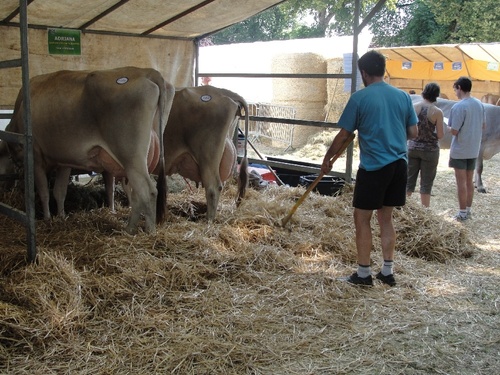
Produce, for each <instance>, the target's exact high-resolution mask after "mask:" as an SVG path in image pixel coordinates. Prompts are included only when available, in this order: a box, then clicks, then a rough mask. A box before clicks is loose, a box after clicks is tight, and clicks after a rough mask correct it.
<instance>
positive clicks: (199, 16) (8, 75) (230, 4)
mask: <svg viewBox="0 0 500 375" xmlns="http://www.w3.org/2000/svg"><path fill="white" fill-rule="evenodd" d="M280 2H281V1H277V0H252V1H248V0H205V1H195V0H183V1H164V0H85V1H69V0H65V1H61V0H32V1H28V3H29V4H28V7H27V10H28V13H27V18H28V26H29V29H28V43H29V73H30V76H31V77H33V76H36V75H39V74H45V73H50V72H54V71H57V70H63V69H70V70H96V69H108V68H115V67H118V66H129V65H133V66H139V67H150V68H155V69H157V70H158V71H160V73H162V75H163V76H164V77H165V79H166V80H167V81H169V82H171V83H172V84H174V85H175V86H193V85H194V77H193V73H194V68H195V67H194V64H195V61H196V60H195V59H196V46H195V43H194V40H195V39H197V38H202V37H204V36H206V35H207V34H210V33H213V32H216V31H218V30H219V29H222V28H225V27H227V26H230V25H232V24H234V23H237V22H240V21H242V20H244V19H247V18H249V17H251V16H253V15H255V14H257V13H259V12H261V11H263V10H265V9H267V8H269V7H272V6H274V5H276V4H278V3H280ZM18 8H19V0H1V1H0V36H1V38H0V61H7V60H15V59H19V58H20V55H21V52H20V32H19V11H18ZM50 28H62V29H71V30H80V31H81V37H80V38H81V40H80V43H81V54H80V55H57V54H50V53H49V52H48V30H49V29H50ZM21 83H22V79H21V68H9V69H2V74H1V75H0V88H1V90H0V109H12V108H13V106H14V102H15V99H16V96H17V93H18V92H19V89H20V88H21Z"/></svg>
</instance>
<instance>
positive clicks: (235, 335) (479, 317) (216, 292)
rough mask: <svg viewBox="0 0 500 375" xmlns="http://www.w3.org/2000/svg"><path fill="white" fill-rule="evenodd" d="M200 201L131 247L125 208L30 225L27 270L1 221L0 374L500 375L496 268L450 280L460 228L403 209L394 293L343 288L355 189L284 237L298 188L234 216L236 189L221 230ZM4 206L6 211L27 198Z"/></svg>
mask: <svg viewBox="0 0 500 375" xmlns="http://www.w3.org/2000/svg"><path fill="white" fill-rule="evenodd" d="M193 189H194V191H193V192H191V191H190V190H189V189H184V190H182V191H181V192H179V193H175V194H170V195H169V197H168V203H169V208H170V212H171V214H170V216H169V218H168V221H167V222H166V223H165V224H163V225H162V226H160V227H159V228H158V233H157V234H156V235H146V234H144V233H139V234H138V235H136V236H130V235H128V234H126V233H125V232H124V231H123V228H124V227H125V224H126V220H127V218H128V214H129V209H128V208H127V207H126V206H125V205H122V204H118V205H117V206H118V207H117V213H116V214H112V213H111V212H110V211H109V210H108V209H107V208H106V207H98V208H94V209H91V210H89V211H78V212H75V213H72V214H70V215H69V216H68V218H66V219H59V218H56V219H54V220H52V221H50V222H44V221H38V222H37V240H38V244H39V245H38V252H39V262H38V264H36V265H26V264H25V263H24V256H25V252H26V249H25V234H24V230H23V228H22V227H21V226H20V225H19V224H17V223H14V222H13V221H11V220H10V219H7V218H5V217H3V216H2V217H0V228H1V229H0V235H1V238H2V251H1V252H0V265H1V266H0V267H1V268H0V273H1V279H0V311H1V312H0V370H1V371H8V372H9V373H28V372H29V373H74V374H88V373H103V371H104V372H106V373H124V372H127V373H173V374H213V373H219V374H243V373H272V374H331V373H352V372H359V373H366V374H371V373H381V372H383V373H400V374H424V373H425V374H427V373H462V370H463V369H464V368H467V369H470V373H474V372H477V371H485V370H488V371H489V372H491V373H495V372H498V371H495V370H498V369H500V365H499V362H498V344H499V340H498V335H497V334H496V333H495V332H498V331H495V329H494V328H495V327H496V328H499V319H498V310H497V311H496V313H495V308H494V306H495V302H494V301H495V298H496V299H498V295H496V294H495V293H497V292H498V289H497V288H496V287H495V286H494V285H492V284H489V283H488V282H487V278H488V277H490V278H494V277H498V270H496V271H495V270H491V269H490V270H488V269H484V270H482V271H476V270H470V273H471V275H472V274H473V273H475V272H484V276H483V277H482V284H481V287H480V288H478V284H477V282H478V281H477V280H478V279H477V278H476V277H475V278H472V277H471V278H470V280H471V284H470V285H464V284H463V283H462V284H460V281H459V280H455V279H453V278H445V277H444V275H445V272H446V270H447V269H448V268H449V267H456V264H457V263H461V262H466V261H467V257H470V256H472V255H474V254H475V253H476V252H477V251H478V249H476V247H475V246H474V245H473V244H472V243H471V241H470V239H469V234H468V231H467V229H466V228H465V227H464V226H462V225H459V224H456V223H453V222H451V221H449V220H446V219H443V217H440V216H438V215H436V214H433V213H432V212H431V211H430V210H425V209H422V208H421V207H418V206H416V205H414V204H412V203H411V202H410V203H409V205H408V206H406V207H405V208H403V209H401V210H397V211H396V214H395V223H396V228H397V230H398V235H399V237H398V245H397V247H398V250H399V251H398V259H397V266H396V267H397V272H398V282H399V285H400V286H399V287H396V288H388V287H385V286H383V285H380V284H377V285H376V286H375V287H374V288H371V289H370V290H364V289H360V288H355V287H352V286H349V285H346V284H345V283H343V282H339V281H337V278H338V277H339V276H344V275H346V274H348V273H350V272H352V269H353V267H354V263H355V259H356V258H355V245H354V241H353V238H354V229H353V224H352V208H351V199H352V189H351V188H350V187H346V188H345V189H344V192H343V194H342V195H341V196H339V197H337V198H333V197H325V196H320V195H317V194H315V193H312V194H311V195H310V196H309V197H308V198H307V199H306V200H305V201H304V203H303V204H302V205H301V206H300V207H299V208H298V210H297V212H296V213H295V215H294V216H293V217H292V219H291V220H290V222H289V223H288V225H287V227H286V228H282V227H281V219H282V218H283V217H284V216H285V215H286V214H287V213H288V212H289V210H290V209H291V207H292V206H293V204H294V203H295V201H296V200H297V199H298V198H299V197H300V196H301V195H302V194H303V192H304V189H303V188H279V187H272V186H270V187H269V188H267V189H265V190H261V191H256V190H252V189H251V190H249V192H248V196H247V198H246V199H245V200H244V201H243V203H242V204H241V206H240V207H239V208H236V207H235V205H234V197H235V193H236V187H235V186H234V185H229V186H227V187H226V189H225V190H224V193H223V196H222V199H221V202H220V205H219V208H220V209H219V212H218V216H217V219H216V220H215V222H214V223H206V222H205V221H204V220H203V217H204V212H203V207H204V202H205V198H204V192H203V190H202V189H196V188H193ZM9 194H10V195H9V196H7V197H5V194H4V197H2V198H4V199H5V198H7V199H12V201H13V202H15V203H16V204H19V202H20V201H22V199H19V197H17V196H15V194H12V193H9ZM374 221H375V218H374ZM374 224H375V222H374ZM374 227H376V225H374ZM436 232H437V234H436ZM377 241H378V240H377ZM377 241H376V242H375V249H374V256H373V258H374V268H375V267H379V266H380V261H381V259H380V258H381V253H380V244H379V243H378V242H377ZM495 275H496V276H495ZM471 291H473V292H474V293H480V294H476V295H475V297H471V296H470V293H471ZM495 295H496V297H495ZM479 301H484V302H485V305H484V306H481V307H480V306H479V305H477V303H479ZM495 314H496V315H495ZM451 358H452V359H451ZM475 370H477V371H475Z"/></svg>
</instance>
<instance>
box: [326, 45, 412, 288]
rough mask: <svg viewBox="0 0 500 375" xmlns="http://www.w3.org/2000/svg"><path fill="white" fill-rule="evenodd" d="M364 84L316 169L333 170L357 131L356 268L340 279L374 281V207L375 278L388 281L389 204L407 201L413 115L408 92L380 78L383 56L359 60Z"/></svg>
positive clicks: (392, 241)
mask: <svg viewBox="0 0 500 375" xmlns="http://www.w3.org/2000/svg"><path fill="white" fill-rule="evenodd" d="M358 68H359V71H360V73H361V77H362V79H363V84H364V85H365V88H364V89H362V90H360V91H358V92H356V93H354V94H353V95H352V96H351V97H350V99H349V101H348V103H347V105H346V107H345V109H344V111H343V113H342V115H341V117H340V119H339V122H338V125H339V126H340V128H341V129H340V131H339V133H338V134H337V136H336V137H335V139H334V140H333V142H332V144H331V146H330V148H329V149H328V151H327V152H326V154H325V157H324V159H323V164H322V166H321V171H322V172H323V173H328V172H330V170H331V169H332V163H331V159H332V157H333V156H334V155H335V154H336V153H337V152H338V151H339V150H340V148H341V145H342V144H343V143H344V141H345V140H346V139H347V138H348V137H349V135H350V134H351V133H353V132H354V131H355V130H357V131H358V142H359V148H360V164H359V169H358V172H357V174H356V183H355V187H354V197H353V206H354V225H355V228H356V249H357V260H358V269H357V271H356V272H354V273H353V274H352V275H351V276H349V277H348V278H346V279H345V280H346V281H348V282H349V283H352V284H356V285H369V286H371V285H373V279H372V275H371V267H370V263H371V258H370V254H371V249H372V246H373V241H372V228H371V224H370V222H371V218H372V215H373V211H374V210H377V219H378V223H379V226H380V237H381V244H382V254H383V257H384V259H383V260H384V263H383V266H382V269H381V270H380V272H379V273H378V274H377V275H376V277H377V279H379V280H380V281H382V282H383V283H385V284H388V285H390V286H394V285H396V280H395V279H394V272H393V267H394V248H395V244H396V232H395V230H394V225H393V221H392V211H393V209H394V207H398V206H404V205H405V203H406V180H407V173H408V170H407V162H408V160H407V140H408V139H412V138H415V137H416V136H417V127H416V124H417V122H418V118H417V115H416V113H415V110H414V109H413V104H412V101H411V98H410V96H409V95H408V94H407V93H405V92H404V91H402V90H399V89H397V88H395V87H393V86H390V85H389V84H387V83H386V82H384V73H385V57H384V56H383V55H382V54H380V53H379V52H376V51H369V52H367V53H366V54H364V55H363V56H362V57H361V58H360V59H359V60H358Z"/></svg>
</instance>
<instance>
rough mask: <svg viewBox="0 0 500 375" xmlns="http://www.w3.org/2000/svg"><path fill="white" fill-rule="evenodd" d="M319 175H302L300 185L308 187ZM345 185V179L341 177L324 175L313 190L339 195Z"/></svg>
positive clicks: (324, 193) (323, 193)
mask: <svg viewBox="0 0 500 375" xmlns="http://www.w3.org/2000/svg"><path fill="white" fill-rule="evenodd" d="M317 177H318V175H317V174H311V175H307V176H301V177H300V185H302V186H304V187H306V188H308V187H309V186H310V185H311V184H312V183H313V182H314V180H316V178H317ZM344 185H345V180H344V179H343V178H340V177H334V176H324V177H323V178H322V179H321V181H320V182H318V184H317V185H316V187H315V188H314V189H313V191H315V192H317V193H320V194H322V195H332V196H337V195H340V194H341V193H342V188H343V187H344Z"/></svg>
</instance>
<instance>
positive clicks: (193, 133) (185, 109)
mask: <svg viewBox="0 0 500 375" xmlns="http://www.w3.org/2000/svg"><path fill="white" fill-rule="evenodd" d="M242 111H244V112H245V113H244V114H243V113H242ZM242 115H244V116H245V117H246V121H245V127H246V129H248V107H247V103H246V102H245V100H244V99H243V98H242V97H241V96H239V95H237V94H236V93H233V92H231V91H229V90H224V89H219V88H215V87H211V86H200V87H188V88H182V89H178V90H177V91H176V94H175V97H174V103H173V106H172V111H171V114H170V116H169V120H168V123H167V127H166V130H165V138H164V141H165V161H166V173H167V174H168V175H171V174H174V173H178V174H180V175H181V176H184V177H186V178H188V179H190V180H192V181H195V182H201V183H202V184H203V187H204V188H205V196H206V199H207V219H208V220H213V219H214V218H215V215H216V211H217V205H218V202H219V197H220V193H221V190H222V186H223V185H222V184H223V182H224V181H225V180H226V179H227V178H228V177H229V176H232V175H233V172H234V170H235V167H236V158H237V155H236V149H235V147H234V144H233V143H232V139H233V136H234V133H235V130H236V128H237V124H238V120H239V118H240V116H242ZM246 160H247V158H246V153H245V156H244V158H243V162H242V163H241V166H240V172H239V189H238V192H239V193H238V198H237V202H239V201H240V200H241V199H242V198H243V197H244V194H245V190H246V187H247V183H248V173H247V167H246V166H247V161H246Z"/></svg>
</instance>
